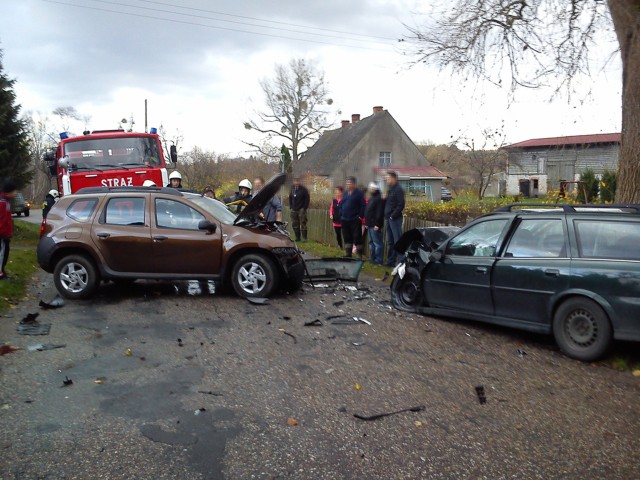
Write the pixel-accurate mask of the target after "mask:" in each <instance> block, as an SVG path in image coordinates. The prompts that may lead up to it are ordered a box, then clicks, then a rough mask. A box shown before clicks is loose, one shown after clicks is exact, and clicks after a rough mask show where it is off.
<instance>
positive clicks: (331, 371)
mask: <svg viewBox="0 0 640 480" xmlns="http://www.w3.org/2000/svg"><path fill="white" fill-rule="evenodd" d="M335 371H336V369H335V368H327V369H326V370H325V371H324V373H326V374H327V375H329V374H330V373H333V372H335Z"/></svg>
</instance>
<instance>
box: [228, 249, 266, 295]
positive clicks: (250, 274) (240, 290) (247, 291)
mask: <svg viewBox="0 0 640 480" xmlns="http://www.w3.org/2000/svg"><path fill="white" fill-rule="evenodd" d="M276 271H277V270H276V267H275V265H274V264H273V262H272V261H271V260H270V259H269V258H267V257H266V256H265V255H260V254H247V255H243V256H242V257H240V259H239V260H238V261H237V262H236V263H235V264H234V266H233V271H232V273H231V281H232V283H233V288H234V290H235V291H236V293H237V294H238V295H240V296H241V297H268V296H269V295H271V293H272V292H273V290H274V288H275V287H276V283H277V279H276Z"/></svg>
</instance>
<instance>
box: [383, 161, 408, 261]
mask: <svg viewBox="0 0 640 480" xmlns="http://www.w3.org/2000/svg"><path fill="white" fill-rule="evenodd" d="M386 181H387V185H388V186H389V190H388V191H387V200H386V202H385V204H384V218H385V222H386V225H385V230H386V235H387V263H386V265H387V266H389V267H394V266H395V265H396V263H397V262H398V261H401V260H402V256H401V255H398V254H397V252H396V250H395V249H394V248H393V246H394V245H395V243H396V242H397V241H398V240H399V239H400V236H401V235H402V212H403V211H404V191H403V190H402V187H401V186H400V184H399V183H398V174H397V173H396V172H394V171H391V170H390V171H388V172H387V175H386Z"/></svg>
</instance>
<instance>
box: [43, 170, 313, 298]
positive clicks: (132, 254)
mask: <svg viewBox="0 0 640 480" xmlns="http://www.w3.org/2000/svg"><path fill="white" fill-rule="evenodd" d="M285 180H286V175H284V174H280V175H276V176H275V177H273V178H272V179H271V180H270V181H269V182H268V183H267V184H266V185H265V186H264V188H263V189H262V190H261V191H260V192H258V194H256V196H255V197H254V198H253V199H252V200H251V201H250V203H249V204H248V205H247V206H246V207H245V209H244V211H243V212H242V213H241V214H240V215H238V216H236V215H235V214H233V213H231V212H230V211H229V210H227V208H226V207H225V205H224V204H222V203H221V202H219V201H217V200H213V199H211V198H208V197H203V196H201V195H198V194H194V193H188V192H184V191H178V190H175V189H172V188H159V187H151V188H144V187H119V188H108V187H100V188H86V189H82V190H80V191H78V192H77V193H76V194H74V195H69V196H65V197H63V198H62V199H60V201H58V202H57V203H56V204H55V205H54V207H53V208H52V209H51V211H50V212H49V214H48V215H47V218H46V220H45V221H44V222H43V228H42V234H41V238H40V242H39V244H38V263H39V264H40V266H41V267H42V268H43V269H44V270H45V271H47V272H49V273H53V276H54V281H55V285H56V288H57V289H58V291H59V292H60V294H62V295H63V296H64V297H66V298H72V299H79V298H87V297H89V296H91V295H92V294H93V293H94V292H95V290H96V289H97V288H98V286H99V284H100V280H114V281H120V280H126V281H134V280H136V279H158V280H164V279H171V280H174V279H183V280H187V279H188V280H192V279H196V280H214V281H216V282H217V283H218V285H220V286H222V287H223V288H224V287H226V286H232V287H233V289H234V290H235V292H236V293H237V294H238V295H240V296H243V297H268V296H269V295H271V294H272V293H273V292H275V291H276V290H277V289H281V290H286V291H290V292H292V291H295V290H297V289H299V288H300V286H301V284H302V280H303V276H304V264H303V260H302V257H301V256H300V253H299V251H298V249H297V248H296V246H295V244H294V243H293V241H292V240H291V238H290V237H289V233H288V232H287V230H286V229H285V227H284V225H283V224H281V223H277V222H276V223H267V222H265V221H264V220H262V219H261V212H262V209H263V208H264V206H265V205H266V203H267V202H268V201H269V200H270V199H271V198H272V197H273V195H275V194H276V193H277V191H278V190H279V188H280V187H281V186H282V185H283V184H284V182H285Z"/></svg>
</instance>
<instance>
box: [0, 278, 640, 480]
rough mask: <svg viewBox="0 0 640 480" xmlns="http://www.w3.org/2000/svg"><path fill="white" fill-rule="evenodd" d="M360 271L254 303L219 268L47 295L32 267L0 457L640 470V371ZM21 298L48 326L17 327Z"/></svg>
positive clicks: (407, 473) (478, 473)
mask: <svg viewBox="0 0 640 480" xmlns="http://www.w3.org/2000/svg"><path fill="white" fill-rule="evenodd" d="M360 287H361V288H362V289H361V290H359V291H356V292H353V291H349V290H344V289H343V288H342V287H341V286H335V285H332V286H330V288H316V289H315V290H312V289H310V288H306V289H305V291H304V292H303V293H301V294H299V295H294V296H281V297H277V298H274V299H272V300H271V301H270V302H269V304H268V305H261V306H259V305H253V304H251V303H249V302H247V301H245V300H241V299H239V298H236V297H233V296H224V295H218V294H212V293H211V291H210V285H209V284H206V283H198V282H193V283H179V284H172V283H156V282H151V283H146V282H136V283H135V284H133V285H128V286H116V285H114V284H108V285H104V286H103V287H102V288H101V289H100V291H99V294H98V295H97V297H96V298H95V299H93V300H91V301H75V302H71V301H69V302H67V303H66V305H65V306H64V307H62V308H60V309H54V310H44V309H40V308H39V307H38V302H39V300H40V299H41V298H42V299H45V300H48V299H50V298H51V297H52V296H53V294H54V292H53V290H52V287H51V277H50V276H48V275H45V274H39V276H38V278H37V279H36V280H34V282H33V285H32V287H31V291H30V295H29V298H27V299H26V300H25V301H24V302H23V303H21V304H20V305H19V306H18V307H17V308H15V309H13V310H11V311H10V312H9V313H8V314H7V315H6V316H5V317H3V318H0V341H6V342H9V343H11V344H13V345H16V346H18V347H21V348H23V350H19V351H16V352H14V353H10V354H7V355H4V356H2V357H0V367H1V370H0V424H1V425H2V433H3V435H2V439H0V452H1V454H0V477H1V478H3V479H24V478H26V479H35V478H43V479H44V478H46V479H54V478H55V479H58V478H65V479H76V478H77V479H98V478H105V479H107V478H108V479H163V478H177V479H220V478H228V479H251V478H259V479H284V478H296V479H298V478H299V479H341V478H345V479H373V478H386V479H413V478H416V479H417V478H447V479H449V478H451V479H459V478H470V479H471V478H472V479H481V478H487V479H500V478H527V479H538V478H539V479H553V478H607V479H630V478H640V462H638V461H637V457H636V455H637V453H638V452H639V451H640V421H639V420H640V411H639V410H638V404H639V400H640V379H639V378H635V377H633V376H632V375H631V373H629V372H620V371H617V370H613V369H611V368H608V367H606V366H604V365H603V364H598V363H597V364H584V363H580V362H577V361H573V360H570V359H568V358H566V357H564V356H563V355H561V354H560V353H559V352H558V350H557V349H556V347H555V346H554V345H553V343H552V342H551V341H550V340H548V339H546V338H545V337H539V336H533V335H530V334H524V333H519V332H514V331H511V330H506V329H501V328H496V327H492V326H481V325H475V324H472V323H465V322H456V321H445V320H437V319H432V318H425V317H419V316H411V315H406V314H403V313H400V312H396V311H394V310H391V309H390V308H389V303H388V300H389V295H388V291H387V287H386V286H384V285H382V284H381V283H379V282H375V281H374V280H371V279H369V280H366V279H365V281H364V282H363V283H361V284H360ZM340 302H344V303H340ZM28 313H39V317H38V321H40V322H41V323H50V324H51V332H50V334H49V335H47V336H24V335H19V334H17V333H16V323H17V322H18V321H20V319H22V318H23V317H24V316H25V315H27V314H28ZM332 315H345V317H343V318H337V319H329V318H328V317H330V316H332ZM353 316H356V317H359V318H364V319H365V320H367V321H368V322H370V323H371V325H367V324H365V323H363V322H358V323H355V324H348V323H347V322H346V320H347V319H349V318H352V317H353ZM313 320H319V321H320V323H321V324H317V325H312V326H305V325H304V324H305V322H309V321H313ZM335 320H338V321H339V322H342V324H332V323H331V322H332V321H335ZM38 343H50V344H65V345H66V347H64V348H59V349H53V350H46V351H29V350H28V347H29V346H30V345H34V344H38ZM618 348H620V347H618ZM518 351H520V353H519V352H518ZM129 354H130V355H129ZM66 378H68V379H70V380H71V381H72V382H73V384H71V385H68V386H63V381H64V380H65V379H66ZM479 385H482V386H483V387H484V391H485V394H486V403H485V404H481V403H480V402H479V400H478V397H477V394H476V389H475V387H476V386H479ZM412 407H424V409H418V408H414V409H416V410H418V411H408V412H403V413H398V414H396V415H392V416H387V417H383V418H379V419H377V420H373V421H366V420H361V419H359V418H356V417H354V414H358V415H361V416H371V415H375V414H380V413H389V412H393V411H397V410H401V409H406V408H412Z"/></svg>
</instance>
